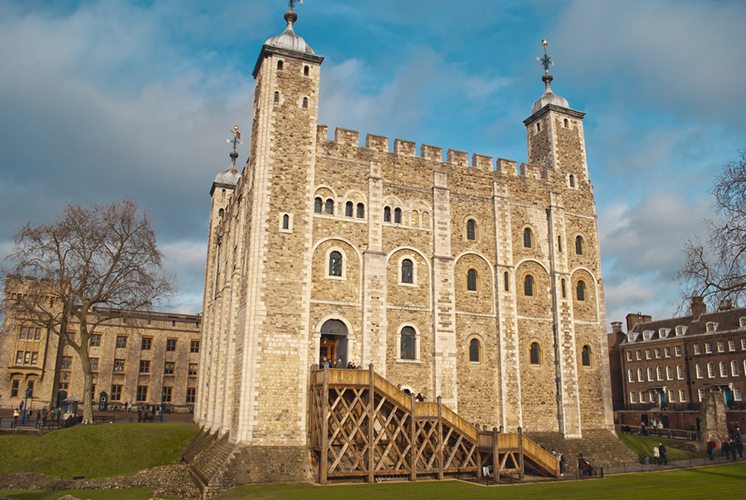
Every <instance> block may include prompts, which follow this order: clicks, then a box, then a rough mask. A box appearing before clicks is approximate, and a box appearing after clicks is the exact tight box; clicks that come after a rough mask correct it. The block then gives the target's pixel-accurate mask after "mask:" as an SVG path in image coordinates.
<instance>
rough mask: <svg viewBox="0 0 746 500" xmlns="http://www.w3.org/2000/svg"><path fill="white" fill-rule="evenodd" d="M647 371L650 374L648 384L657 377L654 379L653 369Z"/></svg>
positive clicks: (649, 368) (649, 367) (650, 367)
mask: <svg viewBox="0 0 746 500" xmlns="http://www.w3.org/2000/svg"><path fill="white" fill-rule="evenodd" d="M646 371H647V373H648V382H652V381H653V380H655V377H653V367H652V366H648V369H647V370H646Z"/></svg>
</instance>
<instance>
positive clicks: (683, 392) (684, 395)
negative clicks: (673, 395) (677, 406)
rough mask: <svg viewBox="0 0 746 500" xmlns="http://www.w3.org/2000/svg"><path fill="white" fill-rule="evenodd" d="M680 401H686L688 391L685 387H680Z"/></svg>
mask: <svg viewBox="0 0 746 500" xmlns="http://www.w3.org/2000/svg"><path fill="white" fill-rule="evenodd" d="M679 401H681V402H682V403H686V391H685V390H684V389H679Z"/></svg>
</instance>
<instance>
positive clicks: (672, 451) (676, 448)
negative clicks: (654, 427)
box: [619, 433, 705, 461]
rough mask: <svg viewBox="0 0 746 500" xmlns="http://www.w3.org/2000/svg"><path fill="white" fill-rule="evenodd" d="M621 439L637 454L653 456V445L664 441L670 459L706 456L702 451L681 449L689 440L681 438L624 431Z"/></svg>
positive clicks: (620, 436) (620, 435)
mask: <svg viewBox="0 0 746 500" xmlns="http://www.w3.org/2000/svg"><path fill="white" fill-rule="evenodd" d="M619 439H621V440H622V442H623V443H624V444H626V445H627V448H629V449H630V450H632V451H633V452H635V453H636V454H637V455H647V456H649V457H652V456H653V447H654V446H657V445H658V443H663V444H664V445H665V446H666V457H667V458H668V460H669V461H671V460H685V459H688V458H697V457H703V456H705V454H704V453H701V452H695V451H691V450H685V449H681V446H683V445H684V444H686V443H687V441H681V440H679V439H666V438H659V437H656V436H638V435H633V434H622V433H620V434H619Z"/></svg>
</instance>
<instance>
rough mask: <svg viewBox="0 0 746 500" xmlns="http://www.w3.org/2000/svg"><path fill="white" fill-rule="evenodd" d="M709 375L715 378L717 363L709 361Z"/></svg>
mask: <svg viewBox="0 0 746 500" xmlns="http://www.w3.org/2000/svg"><path fill="white" fill-rule="evenodd" d="M707 377H708V378H715V363H707Z"/></svg>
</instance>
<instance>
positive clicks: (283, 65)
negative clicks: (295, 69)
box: [277, 60, 285, 71]
mask: <svg viewBox="0 0 746 500" xmlns="http://www.w3.org/2000/svg"><path fill="white" fill-rule="evenodd" d="M284 67H285V63H284V62H282V60H279V61H277V69H278V70H279V71H282V68H284Z"/></svg>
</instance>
